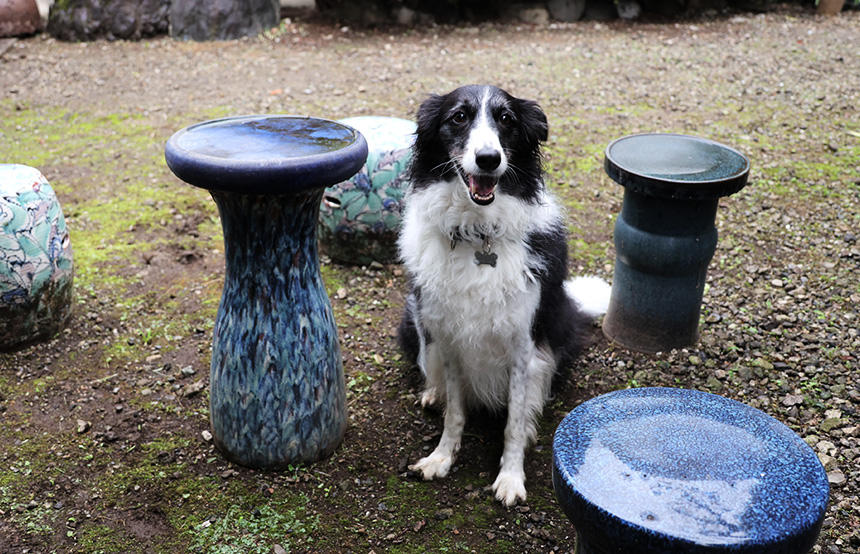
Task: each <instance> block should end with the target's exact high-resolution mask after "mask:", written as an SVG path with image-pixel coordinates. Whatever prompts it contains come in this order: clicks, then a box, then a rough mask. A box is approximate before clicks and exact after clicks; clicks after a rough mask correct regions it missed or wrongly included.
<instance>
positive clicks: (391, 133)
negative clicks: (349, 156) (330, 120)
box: [319, 116, 416, 265]
mask: <svg viewBox="0 0 860 554" xmlns="http://www.w3.org/2000/svg"><path fill="white" fill-rule="evenodd" d="M340 123H343V124H344V125H349V126H350V127H353V128H354V129H357V130H358V131H359V132H361V134H362V135H364V138H365V139H366V140H367V148H368V156H367V162H366V163H365V164H364V166H363V167H362V168H361V171H359V172H358V173H357V174H356V175H355V176H354V177H352V178H351V179H349V180H348V181H344V182H342V183H338V184H336V185H334V186H331V187H328V188H327V189H326V190H325V194H324V195H323V202H322V206H321V207H320V225H319V235H320V246H321V247H322V250H323V251H324V252H325V253H326V254H328V255H329V257H331V258H332V259H333V260H335V261H337V262H341V263H347V264H365V265H366V264H369V263H370V262H373V261H377V262H380V263H391V262H395V261H397V234H398V232H399V230H400V220H401V213H402V207H403V196H404V194H405V192H406V187H407V186H408V182H407V180H406V170H407V167H408V165H409V161H410V159H411V156H412V142H413V141H414V139H415V127H416V126H415V123H414V122H413V121H408V120H406V119H398V118H396V117H377V116H365V117H351V118H348V119H342V120H340Z"/></svg>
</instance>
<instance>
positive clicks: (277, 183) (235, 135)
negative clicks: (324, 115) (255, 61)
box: [164, 115, 367, 194]
mask: <svg viewBox="0 0 860 554" xmlns="http://www.w3.org/2000/svg"><path fill="white" fill-rule="evenodd" d="M164 154H165V159H166V160H167V165H168V166H169V167H170V169H171V171H173V173H175V174H176V176H177V177H179V178H180V179H182V180H183V181H185V182H186V183H190V184H192V185H195V186H198V187H202V188H205V189H208V190H215V191H225V192H236V193H243V194H293V193H298V192H302V191H306V190H310V189H313V188H318V187H324V186H326V185H330V184H332V183H336V182H338V181H342V180H344V179H347V178H349V177H351V176H352V175H354V174H355V172H356V171H358V169H359V168H360V167H361V166H362V164H363V163H364V160H365V158H366V156H367V142H366V141H365V140H364V137H363V136H362V135H361V133H359V132H357V131H356V130H355V129H353V128H351V127H348V126H346V125H343V124H341V123H336V122H334V121H329V120H327V119H319V118H310V117H300V116H286V115H248V116H237V117H228V118H224V119H216V120H212V121H205V122H203V123H198V124H196V125H191V126H189V127H186V128H185V129H182V130H180V131H178V132H176V133H175V134H174V135H173V136H172V137H170V139H169V140H168V141H167V144H166V146H165V152H164Z"/></svg>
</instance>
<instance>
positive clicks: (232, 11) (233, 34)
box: [170, 0, 281, 40]
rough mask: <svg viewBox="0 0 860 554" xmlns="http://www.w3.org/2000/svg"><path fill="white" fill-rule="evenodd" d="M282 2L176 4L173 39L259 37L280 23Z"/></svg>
mask: <svg viewBox="0 0 860 554" xmlns="http://www.w3.org/2000/svg"><path fill="white" fill-rule="evenodd" d="M280 9H281V7H280V3H279V1H278V0H208V1H206V2H201V1H200V0H173V2H172V3H171V6H170V36H172V37H173V38H179V39H185V40H188V39H191V40H228V39H234V38H241V37H245V36H255V35H258V34H259V33H261V32H262V31H264V30H266V29H270V28H272V27H276V26H277V25H278V22H279V21H280V13H281V12H280Z"/></svg>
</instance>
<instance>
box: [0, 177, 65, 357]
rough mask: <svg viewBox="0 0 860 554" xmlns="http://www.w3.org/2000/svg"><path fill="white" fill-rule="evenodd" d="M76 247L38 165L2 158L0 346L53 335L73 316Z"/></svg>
mask: <svg viewBox="0 0 860 554" xmlns="http://www.w3.org/2000/svg"><path fill="white" fill-rule="evenodd" d="M72 273H73V271H72V247H71V243H70V241H69V231H68V229H67V228H66V221H65V219H63V212H62V210H61V209H60V203H59V202H58V201H57V197H56V195H54V190H53V189H52V188H51V185H50V184H48V181H47V180H46V179H45V177H44V176H43V175H42V174H41V173H40V172H39V170H38V169H34V168H32V167H28V166H26V165H18V164H0V351H6V350H13V349H16V348H20V347H23V346H26V345H28V344H30V343H32V342H35V341H37V340H40V339H45V338H48V337H51V336H52V335H54V334H55V333H56V332H57V331H59V330H60V329H62V328H63V326H64V325H65V324H66V322H67V321H68V319H69V315H70V312H71V302H72Z"/></svg>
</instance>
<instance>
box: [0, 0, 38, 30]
mask: <svg viewBox="0 0 860 554" xmlns="http://www.w3.org/2000/svg"><path fill="white" fill-rule="evenodd" d="M41 30H42V18H41V16H39V9H38V8H37V7H36V2H35V1H34V0H0V38H2V37H15V36H19V35H32V34H33V33H36V32H38V31H41Z"/></svg>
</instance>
